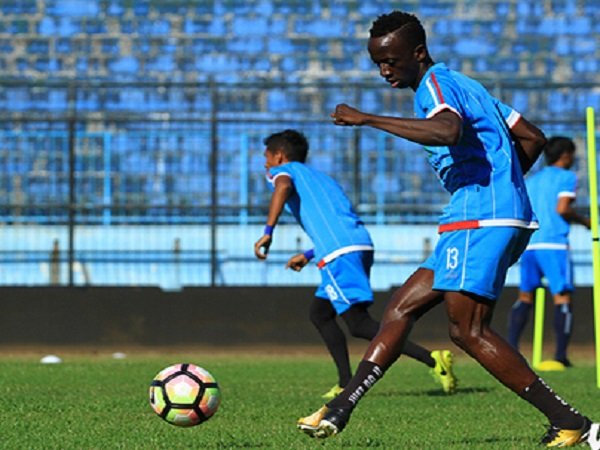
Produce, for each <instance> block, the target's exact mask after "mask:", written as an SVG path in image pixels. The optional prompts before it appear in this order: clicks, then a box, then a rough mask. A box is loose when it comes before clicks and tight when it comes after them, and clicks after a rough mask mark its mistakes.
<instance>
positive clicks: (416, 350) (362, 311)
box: [341, 303, 435, 368]
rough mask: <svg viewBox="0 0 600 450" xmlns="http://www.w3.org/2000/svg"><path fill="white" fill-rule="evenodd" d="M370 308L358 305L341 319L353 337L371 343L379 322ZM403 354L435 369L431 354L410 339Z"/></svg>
mask: <svg viewBox="0 0 600 450" xmlns="http://www.w3.org/2000/svg"><path fill="white" fill-rule="evenodd" d="M369 306H370V304H368V303H367V304H366V303H357V304H355V305H353V306H352V307H351V308H350V309H349V310H348V311H346V312H345V313H343V314H342V316H341V317H342V319H344V322H346V325H347V326H348V330H349V331H350V334H351V335H352V336H354V337H358V338H363V339H367V340H369V341H370V340H371V339H373V338H374V337H375V335H376V334H377V331H379V322H377V321H376V320H375V319H373V318H372V317H371V315H370V314H369V311H368V308H369ZM402 354H403V355H406V356H409V357H411V358H414V359H416V360H417V361H420V362H422V363H423V364H425V365H427V366H428V367H431V368H434V367H435V360H434V359H433V358H432V357H431V352H430V351H429V350H427V349H426V348H425V347H421V346H420V345H419V344H416V343H414V342H412V341H410V340H408V339H407V340H406V341H405V342H404V347H403V349H402Z"/></svg>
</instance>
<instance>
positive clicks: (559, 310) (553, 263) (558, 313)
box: [543, 249, 573, 366]
mask: <svg viewBox="0 0 600 450" xmlns="http://www.w3.org/2000/svg"><path fill="white" fill-rule="evenodd" d="M546 253H547V256H546V258H544V262H543V264H544V271H545V273H546V278H548V284H549V285H550V292H552V297H553V299H554V320H553V325H554V333H555V336H556V349H555V353H554V359H556V360H557V361H560V362H562V363H563V364H564V365H565V366H570V365H571V363H570V361H569V359H568V357H567V347H568V345H569V341H570V338H571V331H572V329H573V312H572V310H571V292H572V291H573V270H572V268H573V267H572V262H571V258H570V255H569V251H568V250H566V249H564V250H552V251H548V252H546Z"/></svg>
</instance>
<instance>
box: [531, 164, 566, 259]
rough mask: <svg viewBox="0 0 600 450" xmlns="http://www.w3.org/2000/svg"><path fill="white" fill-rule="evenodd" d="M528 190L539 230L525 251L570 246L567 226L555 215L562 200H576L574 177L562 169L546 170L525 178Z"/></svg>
mask: <svg viewBox="0 0 600 450" xmlns="http://www.w3.org/2000/svg"><path fill="white" fill-rule="evenodd" d="M526 183H527V190H528V192H529V198H530V199H531V205H532V207H533V211H534V212H535V215H536V216H537V218H538V220H539V222H540V228H539V230H538V231H536V232H535V233H534V234H533V236H532V237H531V241H530V243H529V246H528V247H527V248H537V249H542V248H546V249H565V248H567V246H568V242H569V228H570V225H569V222H567V221H566V220H565V219H563V217H562V216H561V215H560V214H559V213H558V212H557V211H556V205H557V203H558V200H559V199H560V198H561V197H569V198H573V199H574V198H575V191H576V189H577V176H576V175H575V173H574V172H572V171H570V170H567V169H563V168H561V167H555V166H548V167H545V168H544V169H542V170H540V171H539V172H537V173H535V174H533V175H531V176H530V177H528V178H527V181H526Z"/></svg>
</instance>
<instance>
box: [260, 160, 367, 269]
mask: <svg viewBox="0 0 600 450" xmlns="http://www.w3.org/2000/svg"><path fill="white" fill-rule="evenodd" d="M280 176H287V177H290V179H291V181H292V184H293V186H294V192H293V193H292V195H291V196H290V197H289V198H288V200H287V201H286V206H287V207H288V209H289V210H290V211H291V213H292V214H293V215H294V217H295V218H296V220H297V221H298V223H299V224H300V226H302V228H303V229H304V231H305V232H306V234H308V236H309V237H310V239H311V240H312V241H313V244H314V247H315V257H316V258H317V261H324V262H325V263H327V262H330V261H332V260H333V259H335V258H336V257H337V256H340V255H342V254H345V253H349V252H353V251H361V250H372V249H373V243H372V241H371V236H370V235H369V232H368V231H367V229H366V228H365V226H364V224H363V222H362V221H361V220H360V218H359V217H358V215H357V214H356V213H355V212H354V209H353V208H352V204H351V203H350V200H349V199H348V197H347V196H346V194H345V193H344V191H343V190H342V188H341V186H340V185H339V184H338V183H337V182H336V181H335V180H334V179H333V178H331V177H329V176H328V175H325V174H324V173H322V172H319V171H318V170H315V169H312V168H311V167H309V166H307V165H305V164H303V163H299V162H289V163H286V164H282V165H281V166H276V167H271V168H270V169H269V173H268V174H267V179H268V180H269V182H270V183H271V185H272V186H274V184H275V179H276V178H277V177H280Z"/></svg>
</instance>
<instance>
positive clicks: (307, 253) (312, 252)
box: [303, 248, 315, 261]
mask: <svg viewBox="0 0 600 450" xmlns="http://www.w3.org/2000/svg"><path fill="white" fill-rule="evenodd" d="M303 255H304V257H305V258H306V259H308V260H309V261H310V260H311V259H313V258H314V257H315V249H314V248H311V249H310V250H306V251H305V252H304V253H303Z"/></svg>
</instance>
